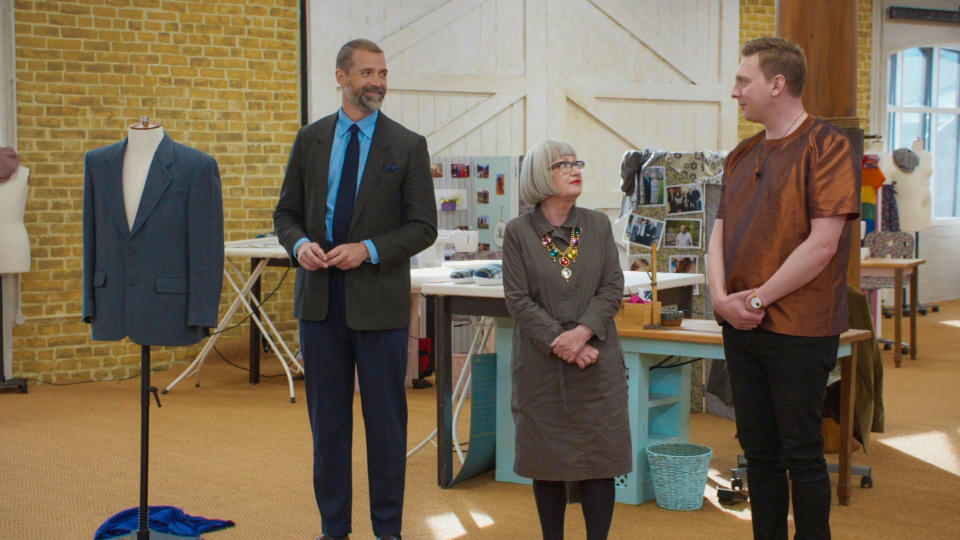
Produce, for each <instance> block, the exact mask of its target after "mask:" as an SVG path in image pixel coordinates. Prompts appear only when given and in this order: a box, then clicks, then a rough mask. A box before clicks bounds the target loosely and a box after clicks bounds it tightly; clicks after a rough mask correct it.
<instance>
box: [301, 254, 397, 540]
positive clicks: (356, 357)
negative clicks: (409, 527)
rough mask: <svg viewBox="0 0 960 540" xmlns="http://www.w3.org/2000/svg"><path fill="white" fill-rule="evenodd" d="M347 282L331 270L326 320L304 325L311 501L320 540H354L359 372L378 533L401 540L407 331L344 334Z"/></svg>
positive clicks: (372, 506)
mask: <svg viewBox="0 0 960 540" xmlns="http://www.w3.org/2000/svg"><path fill="white" fill-rule="evenodd" d="M344 278H345V276H344V273H343V272H342V271H340V270H331V272H330V295H329V302H330V304H329V310H328V312H327V318H326V320H324V321H322V322H315V321H307V320H302V319H301V320H300V348H301V351H302V352H303V361H304V386H305V390H306V394H307V411H308V413H309V415H310V427H311V430H312V433H313V489H314V494H315V496H316V499H317V507H318V508H319V509H320V516H321V518H322V522H323V526H322V528H323V534H325V535H328V536H333V537H340V536H346V535H348V534H350V532H351V528H352V524H351V501H352V499H353V493H352V491H353V487H352V479H351V476H352V475H351V472H352V465H351V448H352V444H353V397H354V395H353V394H354V369H356V373H357V377H358V380H359V382H360V400H361V406H362V410H363V422H364V425H365V426H366V442H367V474H368V476H369V479H368V484H369V489H370V519H371V521H372V522H373V533H374V534H375V535H377V536H380V535H386V534H392V535H394V536H399V535H400V526H401V521H402V517H403V488H404V475H405V471H406V469H405V467H406V457H407V395H406V391H405V388H404V385H403V380H404V376H405V374H406V368H407V339H408V334H409V329H407V328H403V329H397V330H378V331H366V330H351V329H349V328H347V325H346V318H345V314H346V312H345V310H344V307H345V302H344V299H345V296H344V290H345V288H344Z"/></svg>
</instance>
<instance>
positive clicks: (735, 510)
mask: <svg viewBox="0 0 960 540" xmlns="http://www.w3.org/2000/svg"><path fill="white" fill-rule="evenodd" d="M717 486H720V487H723V488H728V489H729V488H730V471H729V470H728V471H726V472H720V471H718V470H716V469H714V468H712V467H711V468H710V470H709V471H708V472H707V488H706V490H704V497H706V499H707V501H706V502H708V503H710V504H712V505H713V506H714V507H716V508H717V509H719V510H720V511H722V512H723V513H725V514H729V515H731V516H734V517H736V518H737V519H742V520H744V521H750V519H751V518H752V514H751V513H750V502H749V501H744V502H742V503H737V504H733V505H730V506H726V505H723V504H720V501H719V500H718V499H717Z"/></svg>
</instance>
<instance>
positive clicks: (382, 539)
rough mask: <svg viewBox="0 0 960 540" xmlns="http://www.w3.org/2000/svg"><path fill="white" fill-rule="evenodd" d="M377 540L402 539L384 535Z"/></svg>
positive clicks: (397, 536) (398, 536)
mask: <svg viewBox="0 0 960 540" xmlns="http://www.w3.org/2000/svg"><path fill="white" fill-rule="evenodd" d="M377 540H402V539H401V538H400V535H399V534H398V535H396V536H394V535H392V534H385V535H383V536H378V537H377Z"/></svg>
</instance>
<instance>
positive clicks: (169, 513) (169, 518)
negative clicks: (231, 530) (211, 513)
mask: <svg viewBox="0 0 960 540" xmlns="http://www.w3.org/2000/svg"><path fill="white" fill-rule="evenodd" d="M139 511H140V508H139V507H136V508H128V509H126V510H123V511H121V512H118V513H117V514H116V515H114V516H113V517H111V518H110V519H108V520H106V521H104V522H103V525H101V526H100V528H99V529H97V533H96V535H94V537H93V538H94V540H106V539H108V538H116V537H118V536H123V535H125V534H130V533H131V532H133V531H136V530H138V529H139V528H140V519H139ZM233 526H234V523H233V522H232V521H229V520H223V519H207V518H205V517H194V516H189V515H187V514H186V513H184V511H183V510H181V509H179V508H177V507H176V506H151V507H150V511H149V520H148V522H147V527H149V528H150V530H153V531H157V532H161V533H166V534H175V535H177V536H187V537H193V538H196V537H198V536H200V534H201V533H205V532H211V531H218V530H220V529H226V528H227V527H233Z"/></svg>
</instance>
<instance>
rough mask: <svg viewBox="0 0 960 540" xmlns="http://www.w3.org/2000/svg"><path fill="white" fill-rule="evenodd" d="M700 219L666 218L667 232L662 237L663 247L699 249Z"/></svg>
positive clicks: (701, 222)
mask: <svg viewBox="0 0 960 540" xmlns="http://www.w3.org/2000/svg"><path fill="white" fill-rule="evenodd" d="M702 224H703V220H702V219H670V218H667V231H666V233H664V235H663V245H664V247H671V248H688V249H699V248H700V237H701V234H700V233H701V230H702V227H701V225H702Z"/></svg>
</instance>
